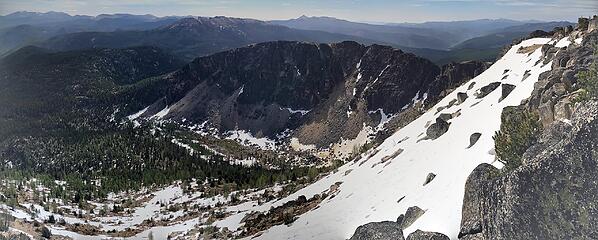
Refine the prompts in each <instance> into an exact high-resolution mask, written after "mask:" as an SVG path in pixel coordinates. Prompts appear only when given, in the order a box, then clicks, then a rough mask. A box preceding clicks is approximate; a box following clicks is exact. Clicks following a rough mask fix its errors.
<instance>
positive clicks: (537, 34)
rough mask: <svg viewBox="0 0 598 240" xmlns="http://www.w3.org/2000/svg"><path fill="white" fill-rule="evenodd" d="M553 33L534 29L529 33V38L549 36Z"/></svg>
mask: <svg viewBox="0 0 598 240" xmlns="http://www.w3.org/2000/svg"><path fill="white" fill-rule="evenodd" d="M553 34H554V33H550V32H546V31H542V30H536V31H533V32H532V33H530V34H529V37H530V38H541V37H551V36H552V35H553Z"/></svg>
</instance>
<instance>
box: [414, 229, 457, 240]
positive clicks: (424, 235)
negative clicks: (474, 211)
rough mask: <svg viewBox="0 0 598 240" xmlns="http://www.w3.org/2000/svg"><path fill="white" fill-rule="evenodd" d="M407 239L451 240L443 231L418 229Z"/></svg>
mask: <svg viewBox="0 0 598 240" xmlns="http://www.w3.org/2000/svg"><path fill="white" fill-rule="evenodd" d="M407 240H450V238H449V237H447V236H446V235H444V234H442V233H437V232H424V231H422V230H416V231H415V232H412V233H411V234H409V236H407Z"/></svg>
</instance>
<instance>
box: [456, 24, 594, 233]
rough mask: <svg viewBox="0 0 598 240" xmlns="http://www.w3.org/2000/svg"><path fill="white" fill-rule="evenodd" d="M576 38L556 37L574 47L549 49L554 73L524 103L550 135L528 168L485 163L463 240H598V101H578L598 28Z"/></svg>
mask: <svg viewBox="0 0 598 240" xmlns="http://www.w3.org/2000/svg"><path fill="white" fill-rule="evenodd" d="M560 34H561V33H555V35H560ZM557 37H559V38H557V39H560V37H562V36H557ZM568 37H569V40H570V41H571V43H570V44H568V42H567V41H569V40H567V39H564V40H560V41H559V43H557V42H556V41H555V42H554V43H555V44H554V45H559V44H561V45H563V44H568V47H566V48H561V49H557V48H556V47H555V46H554V45H552V46H551V45H544V46H543V48H542V51H543V54H544V57H545V59H544V61H543V64H548V63H550V61H552V70H551V71H549V72H546V73H544V74H542V75H540V78H539V80H538V82H537V83H536V85H535V87H534V91H533V93H532V96H531V97H530V98H529V99H528V100H527V101H526V102H524V103H523V104H522V105H521V106H520V107H518V109H520V110H526V111H531V112H536V113H538V115H539V118H540V119H539V121H540V122H541V125H543V128H544V130H543V132H542V133H541V134H540V136H538V140H537V141H536V142H535V144H533V145H531V146H530V147H529V148H528V149H527V151H526V152H525V154H524V155H523V158H522V164H521V166H519V167H517V168H515V169H514V170H512V171H506V170H502V171H501V170H498V169H496V168H494V167H493V166H490V165H487V164H486V165H480V166H478V167H477V168H476V169H475V170H474V171H473V173H472V174H471V175H470V176H469V178H468V180H467V184H466V186H465V189H466V190H465V197H464V202H463V216H462V222H461V231H460V234H459V238H460V239H571V238H578V239H592V238H595V236H596V235H597V234H598V231H597V229H598V225H596V223H597V222H598V221H597V220H598V208H597V207H596V202H597V201H598V186H597V185H596V181H597V180H598V179H596V174H595V173H596V171H597V170H598V162H597V161H596V159H597V156H598V151H597V149H598V141H597V139H598V121H596V118H597V117H598V102H596V101H588V102H581V103H575V102H576V101H575V99H576V98H577V97H579V96H580V91H578V89H579V88H580V86H579V83H578V77H579V75H578V74H579V73H580V72H581V71H583V70H587V69H588V68H589V67H590V65H591V64H592V63H593V62H594V61H596V56H594V55H593V47H592V46H593V44H596V43H598V33H596V32H595V31H594V32H593V33H587V31H585V28H579V27H578V30H576V31H572V32H571V33H569V35H568ZM581 37H583V40H582V39H581ZM557 41H558V40H557ZM524 77H525V76H524ZM503 114H508V113H507V112H503Z"/></svg>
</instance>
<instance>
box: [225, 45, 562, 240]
mask: <svg viewBox="0 0 598 240" xmlns="http://www.w3.org/2000/svg"><path fill="white" fill-rule="evenodd" d="M554 42H555V41H551V39H547V38H537V39H530V40H526V41H524V42H522V43H520V44H518V45H515V46H513V47H512V49H511V50H510V51H508V53H507V54H506V55H505V56H504V57H503V58H502V59H500V60H499V61H497V62H496V63H495V64H494V65H493V66H492V67H491V68H490V69H488V70H487V71H486V72H484V73H483V74H481V75H479V76H478V77H476V78H474V79H472V80H471V81H470V82H468V83H466V84H464V85H463V86H461V87H459V88H457V89H456V90H455V91H454V92H452V93H451V94H449V95H448V96H447V97H446V98H444V99H443V100H442V101H440V102H439V103H438V104H437V105H436V106H435V107H433V108H432V109H430V111H428V112H427V113H425V114H424V115H422V116H421V117H420V118H418V119H417V120H415V121H413V122H412V123H410V124H409V125H407V126H406V127H404V128H403V129H401V130H399V131H398V132H396V133H395V134H394V135H393V136H391V137H390V138H388V139H387V140H386V141H385V142H384V143H383V144H382V145H380V146H379V147H378V148H377V149H375V150H373V151H370V152H369V154H372V153H375V154H373V156H371V157H368V156H367V155H368V153H366V154H364V155H363V157H362V158H361V159H359V160H357V161H354V162H351V163H349V164H346V165H344V166H342V167H341V168H340V169H338V171H337V172H335V173H334V174H331V175H329V176H327V177H325V178H323V179H321V180H319V181H318V182H316V183H314V184H312V185H310V186H308V187H306V188H304V189H302V190H300V191H298V192H296V193H294V194H292V195H290V196H288V197H287V198H285V199H282V200H280V201H277V202H274V203H269V204H265V205H262V206H257V207H255V208H254V209H251V210H257V211H267V210H268V209H269V208H270V207H271V206H279V205H282V204H283V203H284V202H287V201H289V200H294V199H296V198H297V197H298V196H300V195H305V196H306V197H307V198H310V197H311V196H313V195H315V194H318V193H321V192H324V191H326V190H328V189H329V187H330V186H331V185H333V184H335V183H336V182H342V184H341V185H340V192H338V194H336V195H335V196H334V197H332V196H329V197H328V198H327V199H325V200H324V201H322V202H321V203H320V206H319V207H318V208H316V209H313V210H311V211H309V212H307V213H305V214H303V215H301V216H300V217H299V218H298V219H297V220H296V221H295V222H294V223H292V224H291V225H289V226H287V225H279V226H275V227H272V228H271V229H269V230H267V231H265V232H264V233H263V234H261V235H260V236H259V239H347V238H349V237H351V235H352V234H353V232H354V231H355V229H356V228H357V227H358V226H360V225H363V224H365V223H368V222H376V221H385V220H391V221H394V220H396V218H397V217H398V216H399V215H400V214H402V213H405V211H406V210H407V208H409V207H411V206H418V207H420V208H422V209H424V210H425V211H426V212H425V214H424V215H423V216H422V217H420V218H419V219H418V220H417V221H416V222H415V223H414V224H413V225H411V226H410V227H409V228H407V229H406V230H405V235H408V234H409V233H411V232H413V231H415V230H417V229H421V230H425V231H436V232H441V233H444V234H446V235H448V236H450V237H451V238H453V239H455V238H456V237H457V234H458V231H459V224H460V219H461V205H462V200H463V191H464V185H465V181H466V179H467V176H468V175H469V173H470V172H471V171H472V170H473V169H474V168H475V167H476V166H477V165H479V164H480V163H491V164H493V165H495V166H498V167H500V163H499V162H496V161H495V156H494V155H493V153H494V150H493V148H494V141H493V139H492V136H493V135H494V133H495V132H496V131H497V130H499V128H500V116H501V112H502V109H503V108H504V107H506V106H515V105H519V104H520V102H521V101H522V100H524V99H526V98H527V97H529V96H530V94H531V92H532V90H533V88H534V83H535V82H536V81H537V79H538V76H539V75H540V73H542V72H545V71H548V70H550V68H551V64H550V63H548V64H543V63H542V61H540V59H541V56H542V53H541V47H539V46H540V45H542V44H547V43H550V44H554ZM534 45H535V46H536V47H532V46H534ZM563 45H564V44H563ZM521 47H530V48H526V49H528V50H531V51H529V52H525V53H522V51H520V52H519V53H518V50H519V49H520V48H521ZM524 75H525V76H526V77H524ZM473 82H475V85H473V87H471V89H469V88H470V86H471V84H473ZM493 82H500V83H505V84H511V85H515V86H516V88H515V89H514V90H513V91H512V92H511V93H510V95H508V97H506V98H505V99H504V100H502V101H500V102H499V99H500V98H501V87H498V88H497V89H496V90H494V91H492V92H491V93H490V94H488V95H487V96H485V97H483V98H480V99H478V98H476V97H475V96H474V93H475V92H476V91H478V90H479V89H480V88H482V87H484V86H487V85H488V84H490V83H493ZM460 92H462V93H467V94H468V96H469V97H468V98H467V99H466V100H465V101H464V102H463V103H461V104H455V105H453V106H451V107H450V108H446V109H444V110H442V111H440V112H438V113H437V109H438V108H439V107H442V106H447V105H449V103H450V102H451V101H453V100H454V99H457V93H460ZM458 111H460V115H459V116H457V117H455V118H453V119H451V120H449V121H448V122H449V123H450V127H449V130H448V132H446V133H445V134H444V135H442V136H440V137H439V138H437V139H436V140H421V139H422V138H424V137H425V135H426V129H427V127H428V126H429V124H430V123H434V122H435V119H436V118H437V117H438V116H439V115H440V114H442V113H455V112H458ZM473 133H481V138H480V139H479V141H478V142H477V143H476V144H475V145H474V146H472V147H471V148H467V147H468V146H469V144H470V136H471V134H473ZM401 151H402V152H401ZM399 152H400V154H398V155H397V153H399ZM387 156H393V157H391V158H390V160H387V161H386V162H384V163H382V162H383V158H385V157H387ZM394 156H396V157H394ZM387 159H388V158H387ZM429 173H434V174H436V178H434V180H433V181H432V182H430V183H429V184H427V185H425V186H424V184H423V183H424V181H425V180H426V176H427V175H428V174H429ZM400 199H401V200H400ZM399 200H400V201H399ZM247 212H248V211H247ZM247 212H242V213H239V214H243V215H244V214H246V213H247ZM230 218H231V220H232V219H233V218H234V219H240V217H239V216H234V215H233V216H231V217H230Z"/></svg>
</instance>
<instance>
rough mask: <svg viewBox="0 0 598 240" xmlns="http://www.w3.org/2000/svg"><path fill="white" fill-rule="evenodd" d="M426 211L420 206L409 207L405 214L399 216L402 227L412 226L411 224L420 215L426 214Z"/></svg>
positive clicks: (398, 219) (398, 221) (398, 220)
mask: <svg viewBox="0 0 598 240" xmlns="http://www.w3.org/2000/svg"><path fill="white" fill-rule="evenodd" d="M424 213H426V211H424V210H423V209H421V208H419V207H418V206H413V207H409V208H407V211H406V212H405V214H401V215H400V216H399V217H398V218H397V223H398V224H400V225H401V229H406V228H408V227H409V226H411V224H413V223H414V222H415V221H416V220H417V219H418V218H419V217H421V216H422V215H424Z"/></svg>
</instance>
